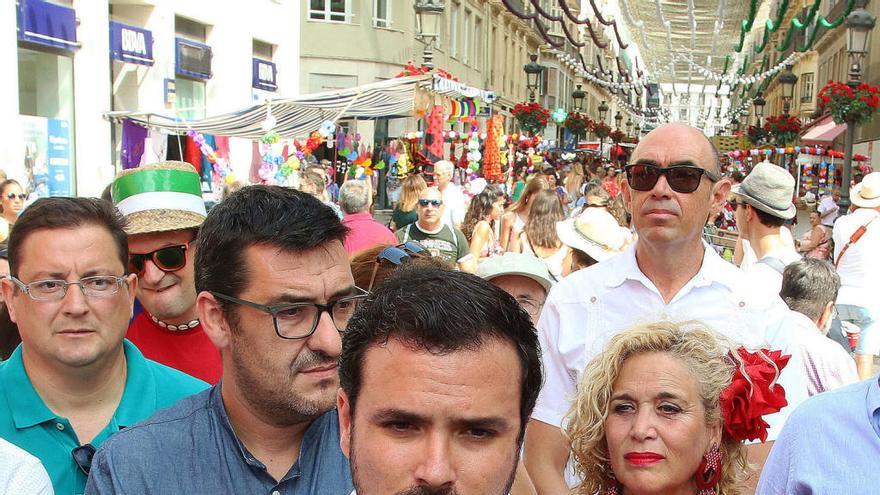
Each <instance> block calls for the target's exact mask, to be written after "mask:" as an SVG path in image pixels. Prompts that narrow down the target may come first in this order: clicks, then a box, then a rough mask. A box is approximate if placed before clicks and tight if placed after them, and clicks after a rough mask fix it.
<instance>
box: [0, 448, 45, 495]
mask: <svg viewBox="0 0 880 495" xmlns="http://www.w3.org/2000/svg"><path fill="white" fill-rule="evenodd" d="M0 493H8V494H19V493H20V494H27V495H52V494H53V493H55V492H54V491H53V489H52V482H51V481H50V480H49V474H48V473H46V469H45V468H44V467H43V463H41V462H40V460H39V459H37V458H36V457H34V456H32V455H31V454H29V453H27V452H25V451H24V450H22V449H20V448H18V447H16V446H15V445H12V444H11V443H9V442H7V441H6V440H3V439H2V438H0Z"/></svg>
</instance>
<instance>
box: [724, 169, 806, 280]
mask: <svg viewBox="0 0 880 495" xmlns="http://www.w3.org/2000/svg"><path fill="white" fill-rule="evenodd" d="M794 186H795V180H794V177H792V176H791V174H790V173H788V171H787V170H785V169H784V168H782V167H779V166H777V165H774V164H772V163H770V162H766V161H765V162H761V163H759V164H757V165H755V167H754V168H753V169H752V172H751V173H750V174H749V175H748V176H746V178H745V179H744V180H743V181H742V183H741V184H737V185H735V186H733V188H732V189H731V192H732V193H733V196H734V198H733V200H732V201H731V206H732V207H733V209H734V214H735V215H736V225H737V228H738V229H739V235H740V237H741V238H743V239H744V240H747V241H749V244H750V245H751V246H752V248H753V249H754V250H755V257H756V258H757V261H756V262H755V263H753V264H751V265H749V266H748V267H745V268H744V269H745V271H746V273H747V274H748V276H749V277H750V278H752V279H754V280H755V281H757V282H758V284H757V285H758V286H759V287H761V288H762V289H767V290H769V291H772V292H773V293H774V294H779V289H781V288H782V272H783V271H784V270H785V267H786V266H787V265H788V264H789V263H794V262H795V261H798V260H800V259H801V255H800V253H798V252H797V251H796V250H795V249H794V248H793V247H792V246H791V244H789V243H788V242H786V240H785V239H784V238H783V237H782V234H781V229H783V228H785V227H783V225H784V223H785V221H786V220H789V219H791V218H794V216H795V215H796V214H797V209H796V208H795V205H794V203H792V195H793V194H794Z"/></svg>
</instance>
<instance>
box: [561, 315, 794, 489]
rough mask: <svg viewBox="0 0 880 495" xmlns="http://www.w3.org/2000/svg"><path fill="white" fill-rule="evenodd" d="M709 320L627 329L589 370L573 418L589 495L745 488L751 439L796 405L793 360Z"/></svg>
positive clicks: (572, 434) (576, 452) (574, 444)
mask: <svg viewBox="0 0 880 495" xmlns="http://www.w3.org/2000/svg"><path fill="white" fill-rule="evenodd" d="M734 347H735V346H733V345H732V344H731V343H730V342H729V341H728V340H727V339H726V338H725V337H722V336H720V335H718V334H716V333H715V332H713V331H711V330H709V329H708V328H706V327H705V325H703V324H701V323H699V322H685V323H672V322H665V321H664V322H657V323H651V324H647V325H644V326H640V327H636V328H633V329H631V330H627V331H625V332H622V333H620V334H618V335H617V336H615V337H614V338H612V339H611V341H610V342H609V343H608V346H607V347H606V348H605V350H604V351H603V352H602V353H601V354H599V355H598V356H596V357H595V358H594V359H593V360H592V361H590V363H589V364H588V365H587V367H586V369H585V370H584V374H583V377H582V379H581V382H580V383H579V385H578V392H577V396H576V397H575V401H574V402H573V404H572V408H571V410H570V411H569V413H568V417H567V424H568V426H567V428H566V435H567V437H568V439H569V441H570V443H571V452H572V461H573V462H574V467H575V470H576V472H577V474H578V477H579V478H580V479H582V480H583V481H582V482H581V483H580V484H579V485H577V486H576V487H575V488H574V489H573V492H572V493H577V494H581V495H594V494H600V495H622V494H627V495H629V494H654V493H674V494H688V495H690V494H694V495H736V494H739V493H744V490H745V483H744V482H745V479H746V477H747V475H748V473H749V468H748V463H747V456H746V448H745V446H744V442H745V441H746V440H760V441H762V442H763V441H764V440H765V439H766V438H767V423H766V422H765V421H764V419H763V416H765V415H767V414H772V413H774V412H777V411H779V410H780V409H781V408H782V407H784V406H785V405H786V400H785V391H784V390H783V388H782V386H781V385H779V384H778V383H776V380H777V378H778V377H779V373H780V371H781V370H782V368H783V367H785V365H786V364H787V362H788V356H783V355H781V353H780V352H779V351H766V350H761V351H758V352H749V351H747V350H746V349H744V348H742V347H740V348H738V349H734Z"/></svg>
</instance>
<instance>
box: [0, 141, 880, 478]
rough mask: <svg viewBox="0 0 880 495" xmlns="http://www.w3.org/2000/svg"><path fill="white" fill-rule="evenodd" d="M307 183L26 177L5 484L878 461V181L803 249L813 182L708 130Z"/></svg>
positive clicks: (826, 214)
mask: <svg viewBox="0 0 880 495" xmlns="http://www.w3.org/2000/svg"><path fill="white" fill-rule="evenodd" d="M300 175H301V177H300V182H299V183H300V187H299V190H297V189H293V188H284V187H279V186H264V185H253V186H245V187H242V188H240V189H238V190H235V191H232V190H230V191H227V192H226V194H224V198H223V200H222V201H220V202H219V203H217V204H216V205H214V206H213V207H212V208H211V209H210V210H208V209H207V208H206V207H205V204H204V201H203V200H202V197H201V187H200V179H199V175H198V174H197V173H196V171H195V170H194V169H193V168H192V167H190V166H189V165H187V164H182V163H177V162H163V163H158V164H152V165H146V166H143V167H139V168H135V169H131V170H127V171H124V172H121V173H120V174H118V175H117V177H116V178H115V179H114V181H113V183H112V184H111V185H110V187H109V188H108V192H107V194H106V197H105V198H103V199H93V198H45V199H38V200H36V201H34V202H33V203H32V204H30V205H28V206H27V207H26V208H23V205H24V200H25V199H26V198H25V197H23V196H24V194H22V191H21V188H20V186H19V185H18V184H17V183H14V181H8V180H7V181H5V182H2V183H0V194H2V208H3V211H2V215H3V218H4V219H5V221H6V223H5V225H7V227H8V231H9V232H8V239H7V242H8V246H7V250H3V251H0V254H2V255H3V257H5V258H8V270H7V271H8V273H4V274H3V279H2V284H0V287H2V299H3V306H2V309H0V331H2V332H3V335H0V345H2V346H3V347H2V348H0V359H4V360H3V361H0V493H15V494H19V493H20V494H31V493H34V494H45V493H86V494H114V493H115V494H122V493H138V494H148V493H157V494H159V493H162V494H164V493H265V494H271V495H276V494H278V495H280V494H322V495H323V494H328V495H337V494H338V495H351V494H359V495H374V494H399V495H432V494H468V495H471V494H473V495H506V494H511V495H526V494H539V495H544V494H547V495H562V494H569V493H576V494H584V495H594V494H602V495H605V494H615V495H621V494H660V493H681V494H695V495H710V494H711V495H735V494H745V493H752V492H757V493H759V494H772V495H776V494H780V495H781V494H812V493H852V494H862V493H865V494H867V493H873V492H874V490H875V489H876V488H875V487H876V485H877V484H878V482H880V477H878V475H877V474H876V470H875V469H872V467H871V466H872V465H873V464H874V459H876V457H877V456H876V454H878V453H880V375H878V374H877V368H876V359H875V358H876V356H877V355H878V354H880V333H878V331H877V330H876V326H875V319H878V318H880V316H876V315H877V314H878V311H880V308H878V304H877V301H876V299H877V294H880V291H878V290H877V289H880V287H878V284H880V266H877V263H878V258H877V257H876V256H875V255H874V253H875V249H876V248H877V247H880V224H877V225H872V223H873V220H874V219H876V218H877V217H878V216H880V173H877V174H869V175H867V176H866V177H865V178H864V180H863V181H862V182H861V183H860V184H857V185H856V186H855V187H853V189H852V190H851V196H850V197H851V200H852V203H853V205H854V210H853V211H852V212H847V214H840V213H843V212H840V211H839V210H838V209H837V203H836V199H837V198H835V197H834V196H833V195H830V196H829V198H831V199H830V200H829V201H826V200H825V199H824V198H823V200H822V202H820V203H819V205H818V207H817V209H816V211H815V212H812V213H811V227H812V228H811V230H810V232H809V233H808V235H807V236H805V237H804V238H802V239H800V240H799V241H797V242H795V241H794V238H793V236H792V234H791V232H790V230H789V227H788V225H789V224H788V223H787V222H788V221H789V220H791V219H792V218H793V217H794V216H795V214H796V207H795V205H794V203H793V201H792V199H793V196H794V185H795V179H794V178H793V177H792V176H791V175H790V174H789V173H788V172H787V171H786V170H785V169H784V168H782V167H779V166H777V165H774V164H771V163H766V162H765V163H759V164H757V165H755V166H754V167H753V168H752V170H750V171H748V173H747V174H745V175H743V176H734V174H731V173H729V172H728V171H727V170H725V169H724V167H723V166H722V163H721V160H720V158H719V153H718V152H717V150H716V149H715V147H714V146H713V144H712V142H711V141H710V140H709V139H707V138H706V137H705V136H704V135H703V134H702V133H701V132H700V131H698V130H697V129H694V128H692V127H689V126H686V125H683V124H666V125H663V126H660V127H658V128H657V129H655V130H653V131H652V132H650V133H648V134H647V135H646V136H645V137H644V138H643V139H642V140H641V142H640V143H639V144H638V146H637V147H636V148H635V150H634V151H633V153H632V156H631V157H630V158H629V162H628V163H614V164H606V163H603V162H602V160H601V159H598V158H597V157H587V156H582V157H576V158H575V159H573V160H561V159H560V160H557V161H553V159H552V157H548V160H546V161H544V162H543V163H541V164H535V165H534V166H532V167H530V168H527V167H517V169H516V173H512V174H510V177H509V180H507V181H503V182H501V183H497V184H496V183H485V181H483V182H482V183H481V184H479V187H477V184H474V183H471V184H463V183H462V175H461V174H460V173H459V172H458V171H457V169H456V167H455V165H454V164H453V163H451V162H447V161H439V162H437V163H435V164H433V170H431V171H430V172H429V171H425V173H424V174H422V173H414V174H412V175H409V176H408V177H406V178H405V179H403V180H402V181H401V184H400V195H399V198H398V200H397V202H396V205H395V207H394V210H393V213H392V214H391V218H390V221H388V222H387V223H386V222H385V221H380V220H377V218H376V216H374V208H373V203H374V199H373V198H374V195H375V185H374V184H372V183H371V181H369V180H366V181H364V180H355V179H350V180H346V181H345V182H344V183H342V184H341V185H338V187H336V186H337V184H335V183H333V182H332V181H330V180H328V175H327V174H326V170H322V167H320V166H317V167H312V168H310V169H308V170H304V171H302V173H301V174H300ZM835 194H837V193H835ZM7 196H8V197H7ZM7 211H8V212H9V213H8V214H7ZM725 211H726V212H729V215H727V217H725V216H724V214H723V213H724V212H725ZM716 218H723V219H724V221H725V222H730V223H732V224H735V225H736V231H737V232H738V242H737V248H736V255H735V256H734V262H730V261H727V260H725V259H723V258H722V256H721V255H720V254H719V252H718V250H716V249H714V246H713V245H712V244H710V243H707V242H706V240H705V237H704V232H705V230H706V226H707V223H712V222H713V221H714V220H715V219H716ZM737 265H738V266H737ZM860 380H861V381H860Z"/></svg>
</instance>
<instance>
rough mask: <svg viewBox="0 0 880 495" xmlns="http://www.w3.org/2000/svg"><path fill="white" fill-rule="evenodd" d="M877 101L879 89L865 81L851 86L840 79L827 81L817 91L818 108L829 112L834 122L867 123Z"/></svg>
mask: <svg viewBox="0 0 880 495" xmlns="http://www.w3.org/2000/svg"><path fill="white" fill-rule="evenodd" d="M878 103H880V90H878V87H877V86H870V85H868V84H866V83H860V84H859V85H858V86H856V87H855V88H852V87H850V86H849V85H848V84H846V83H842V82H840V81H828V84H827V85H825V87H824V88H822V89H821V90H820V91H819V108H820V109H822V110H828V111H829V112H831V117H832V118H833V119H834V123H835V124H843V123H850V122H851V123H853V124H855V125H863V124H867V123H868V122H871V118H872V116H873V115H874V112H875V111H876V110H877V105H878Z"/></svg>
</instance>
